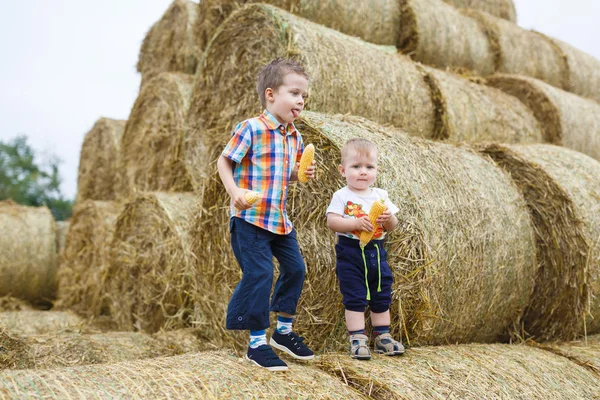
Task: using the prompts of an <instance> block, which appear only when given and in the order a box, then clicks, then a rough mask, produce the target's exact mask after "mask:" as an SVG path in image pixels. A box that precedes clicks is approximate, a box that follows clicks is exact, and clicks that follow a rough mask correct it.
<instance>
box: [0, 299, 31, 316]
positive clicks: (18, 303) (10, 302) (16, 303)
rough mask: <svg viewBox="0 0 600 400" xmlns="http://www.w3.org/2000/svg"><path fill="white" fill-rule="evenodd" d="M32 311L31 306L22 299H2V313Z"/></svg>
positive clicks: (0, 305)
mask: <svg viewBox="0 0 600 400" xmlns="http://www.w3.org/2000/svg"><path fill="white" fill-rule="evenodd" d="M21 310H31V306H30V305H29V304H28V303H26V302H25V301H23V300H21V299H17V298H16V297H12V296H2V297H0V312H3V311H21Z"/></svg>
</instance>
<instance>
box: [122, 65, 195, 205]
mask: <svg viewBox="0 0 600 400" xmlns="http://www.w3.org/2000/svg"><path fill="white" fill-rule="evenodd" d="M192 81H193V76H191V75H187V74H181V73H169V72H165V73H161V74H159V75H158V76H157V77H155V78H154V79H152V80H150V81H149V82H148V83H147V84H146V85H144V87H142V90H141V92H140V94H139V96H138V98H137V100H136V102H135V104H134V106H133V109H132V110H131V113H130V114H129V118H128V120H127V124H125V131H124V133H123V137H122V138H121V150H122V151H121V154H122V155H121V158H120V174H119V176H120V182H119V189H118V192H119V195H120V197H121V198H128V197H130V196H131V195H133V194H134V193H136V192H144V191H189V190H191V189H192V187H191V183H190V179H189V173H188V171H187V169H186V166H185V164H184V160H183V135H184V132H185V119H186V116H187V112H188V109H189V106H190V100H191V97H192Z"/></svg>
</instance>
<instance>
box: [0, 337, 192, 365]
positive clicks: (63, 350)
mask: <svg viewBox="0 0 600 400" xmlns="http://www.w3.org/2000/svg"><path fill="white" fill-rule="evenodd" d="M185 336H189V338H185ZM173 339H186V345H187V346H188V347H191V348H193V351H199V350H200V345H199V343H200V342H199V341H198V339H197V338H196V337H195V336H194V335H193V334H192V333H191V332H190V331H186V332H185V334H182V333H180V334H179V335H178V336H172V337H168V336H165V337H162V338H161V339H158V338H155V337H153V336H150V335H148V334H146V333H141V332H107V333H92V334H83V333H60V334H44V335H28V336H20V337H19V336H13V337H10V336H8V335H6V334H4V335H3V334H1V333H0V345H2V347H5V348H9V347H8V346H10V348H11V349H12V351H9V352H7V353H8V354H4V359H2V358H0V369H45V368H57V367H72V366H76V365H89V364H107V363H111V364H112V363H117V362H122V361H133V360H140V359H146V358H154V357H159V356H173V355H177V354H182V353H184V352H185V351H184V350H183V348H182V347H181V346H180V345H179V344H178V343H177V341H175V340H173ZM192 341H194V342H195V343H196V346H195V347H192V346H190V345H191V342H192ZM15 342H16V343H15Z"/></svg>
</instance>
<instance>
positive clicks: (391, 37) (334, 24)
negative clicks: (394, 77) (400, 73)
mask: <svg viewBox="0 0 600 400" xmlns="http://www.w3.org/2000/svg"><path fill="white" fill-rule="evenodd" d="M249 3H255V1H250V0H203V1H201V2H200V5H199V18H198V24H197V26H196V28H197V29H196V36H197V37H198V40H199V42H200V44H201V45H202V48H205V47H206V46H207V45H208V42H209V41H210V38H211V37H212V35H213V34H214V32H215V31H216V30H217V28H218V27H219V26H220V25H221V24H222V22H223V21H224V20H225V19H227V17H229V15H230V14H231V13H232V12H234V11H235V10H237V9H239V8H241V7H243V6H244V5H246V4H249ZM261 3H267V4H271V5H274V6H276V7H279V8H281V9H284V10H286V11H289V12H291V13H293V14H295V15H298V16H300V17H303V18H306V19H308V20H311V21H313V22H316V23H317V24H321V25H325V26H327V27H329V28H332V29H335V30H337V31H340V32H342V33H345V34H347V35H350V36H357V37H360V38H362V39H363V40H365V41H367V42H370V43H375V44H382V45H391V46H395V45H396V42H397V40H398V31H399V29H400V26H401V23H400V4H399V3H398V1H396V0H328V1H320V0H302V1H300V0H265V1H261ZM365 21H368V23H365Z"/></svg>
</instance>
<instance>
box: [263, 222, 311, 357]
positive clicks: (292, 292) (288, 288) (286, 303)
mask: <svg viewBox="0 0 600 400" xmlns="http://www.w3.org/2000/svg"><path fill="white" fill-rule="evenodd" d="M271 245H272V246H271V250H272V252H273V255H274V256H275V258H277V261H279V266H280V273H279V278H278V279H277V283H276V284H275V292H274V293H273V299H272V300H271V311H273V312H279V317H278V319H280V320H281V323H280V324H279V325H281V326H282V327H283V326H285V328H286V329H281V330H275V332H273V335H272V336H271V342H270V343H271V346H273V347H275V348H276V349H279V350H282V351H285V352H286V353H287V354H289V355H291V356H292V357H294V358H297V359H300V360H311V359H313V358H314V353H313V352H312V350H310V349H309V348H308V347H307V346H306V345H305V344H304V343H303V340H304V338H303V337H301V336H298V335H297V334H296V333H295V332H293V331H292V330H291V320H290V318H291V317H292V316H293V315H295V314H296V306H297V305H298V300H299V299H300V293H301V292H302V285H303V284H304V273H305V269H306V267H305V265H304V259H303V258H302V254H300V247H299V246H298V240H297V239H296V230H295V229H293V230H292V232H290V233H289V234H288V235H279V236H277V238H276V239H274V240H273V242H271ZM288 328H290V329H288ZM288 330H289V331H288ZM282 332H285V333H282Z"/></svg>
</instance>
